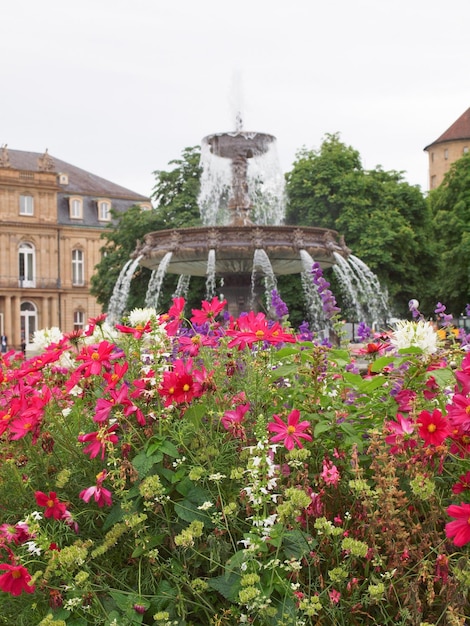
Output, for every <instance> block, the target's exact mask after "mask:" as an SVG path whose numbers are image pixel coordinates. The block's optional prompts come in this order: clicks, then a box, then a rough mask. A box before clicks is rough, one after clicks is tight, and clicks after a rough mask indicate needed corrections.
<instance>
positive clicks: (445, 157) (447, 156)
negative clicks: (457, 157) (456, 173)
mask: <svg viewBox="0 0 470 626" xmlns="http://www.w3.org/2000/svg"><path fill="white" fill-rule="evenodd" d="M448 158H449V151H448V150H447V148H446V149H445V150H444V159H446V160H447V159H448Z"/></svg>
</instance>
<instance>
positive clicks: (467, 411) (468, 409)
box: [465, 404, 470, 415]
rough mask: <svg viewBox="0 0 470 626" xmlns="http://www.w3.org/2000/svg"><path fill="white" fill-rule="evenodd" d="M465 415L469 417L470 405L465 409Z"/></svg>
mask: <svg viewBox="0 0 470 626" xmlns="http://www.w3.org/2000/svg"><path fill="white" fill-rule="evenodd" d="M465 413H466V414H467V415H470V404H469V405H468V406H466V407H465Z"/></svg>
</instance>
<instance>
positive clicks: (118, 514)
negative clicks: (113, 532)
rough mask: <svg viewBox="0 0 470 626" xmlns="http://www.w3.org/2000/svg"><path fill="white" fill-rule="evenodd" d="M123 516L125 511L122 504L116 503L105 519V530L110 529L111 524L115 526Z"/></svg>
mask: <svg viewBox="0 0 470 626" xmlns="http://www.w3.org/2000/svg"><path fill="white" fill-rule="evenodd" d="M123 517H124V511H123V510H122V509H121V505H120V504H116V505H115V506H113V508H112V509H111V511H110V512H109V514H108V517H107V518H106V519H105V521H104V524H103V530H104V531H106V530H108V529H109V528H111V526H114V524H116V523H117V522H120V521H121V520H122V518H123Z"/></svg>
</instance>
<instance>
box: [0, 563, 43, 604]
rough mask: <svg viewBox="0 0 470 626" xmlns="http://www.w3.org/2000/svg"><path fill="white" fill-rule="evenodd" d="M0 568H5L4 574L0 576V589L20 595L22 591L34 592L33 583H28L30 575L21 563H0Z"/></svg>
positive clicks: (13, 594)
mask: <svg viewBox="0 0 470 626" xmlns="http://www.w3.org/2000/svg"><path fill="white" fill-rule="evenodd" d="M0 570H6V572H5V574H2V575H1V576H0V589H1V590H2V591H6V592H7V593H11V595H12V596H20V595H21V593H22V592H23V591H25V592H26V593H34V589H35V588H34V585H30V584H29V582H30V580H31V576H30V574H29V572H28V570H27V569H26V567H23V566H22V565H9V564H8V563H2V564H1V565H0Z"/></svg>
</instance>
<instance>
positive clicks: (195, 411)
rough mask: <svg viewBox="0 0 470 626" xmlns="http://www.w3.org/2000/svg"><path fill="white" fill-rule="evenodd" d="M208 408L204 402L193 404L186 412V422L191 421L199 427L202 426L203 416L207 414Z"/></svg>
mask: <svg viewBox="0 0 470 626" xmlns="http://www.w3.org/2000/svg"><path fill="white" fill-rule="evenodd" d="M206 413H207V409H206V407H205V406H204V405H203V404H192V405H191V406H189V407H188V408H187V409H186V411H185V414H184V420H185V422H186V421H187V422H190V423H191V424H192V425H193V426H196V427H197V428H200V427H201V423H202V418H203V417H204V416H205V415H206Z"/></svg>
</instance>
